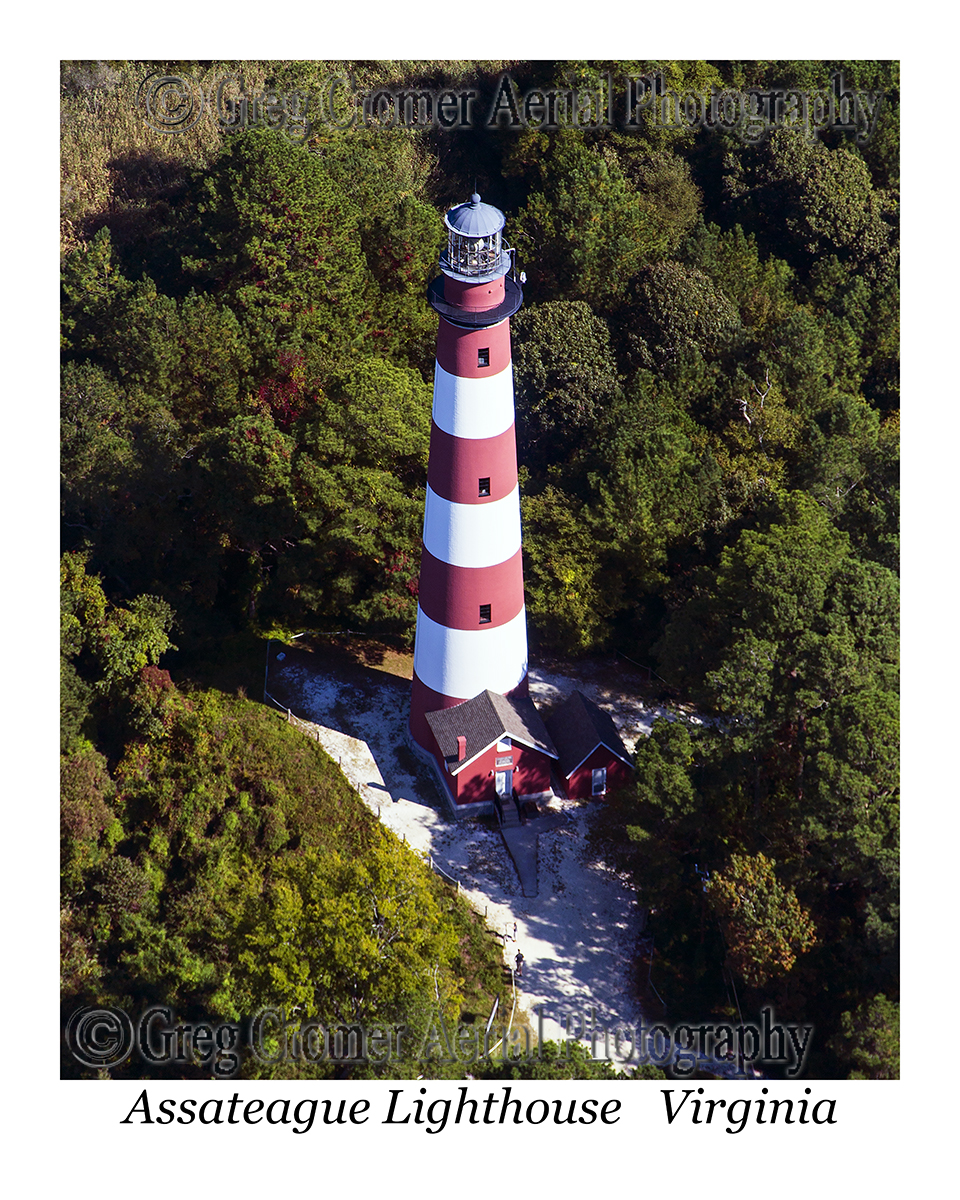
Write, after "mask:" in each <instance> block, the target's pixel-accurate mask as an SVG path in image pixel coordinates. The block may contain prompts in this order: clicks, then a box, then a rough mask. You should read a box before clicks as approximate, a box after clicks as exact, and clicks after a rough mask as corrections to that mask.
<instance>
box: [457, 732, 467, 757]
mask: <svg viewBox="0 0 960 1200" xmlns="http://www.w3.org/2000/svg"><path fill="white" fill-rule="evenodd" d="M466 757H467V739H466V738H465V737H464V736H463V735H462V734H461V735H460V737H458V738H457V762H463V760H464V759H465V758H466Z"/></svg>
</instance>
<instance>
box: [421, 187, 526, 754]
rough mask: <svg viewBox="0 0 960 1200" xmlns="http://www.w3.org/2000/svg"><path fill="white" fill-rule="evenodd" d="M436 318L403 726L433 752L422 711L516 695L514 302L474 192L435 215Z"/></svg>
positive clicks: (518, 295) (519, 644) (519, 660)
mask: <svg viewBox="0 0 960 1200" xmlns="http://www.w3.org/2000/svg"><path fill="white" fill-rule="evenodd" d="M444 223H445V224H446V227H447V234H448V242H447V249H446V250H445V251H444V252H443V253H442V254H441V255H440V269H441V271H442V274H441V276H440V277H439V278H438V279H435V280H434V281H433V283H432V284H431V285H430V287H429V289H428V299H429V301H430V304H431V305H432V306H433V308H434V309H436V311H437V312H438V313H439V315H440V325H439V328H438V330H437V365H436V373H435V377H434V385H433V427H432V430H431V436H430V462H429V467H428V469H427V502H426V509H425V512H424V520H423V559H422V562H421V566H420V592H419V604H418V608H417V634H416V644H415V647H414V655H413V693H412V698H411V705H410V731H411V733H412V734H413V737H414V739H415V740H416V742H417V743H418V744H419V745H420V746H422V747H423V748H424V749H425V750H432V748H433V734H432V732H431V730H430V727H429V725H428V724H427V721H426V714H427V713H428V712H435V711H436V710H438V709H443V708H451V707H452V706H453V705H455V704H461V703H462V702H463V701H464V700H471V699H473V697H474V696H476V695H478V694H479V693H480V692H483V691H485V690H487V689H489V690H490V691H493V692H499V693H501V694H502V695H508V694H509V695H526V691H527V621H526V610H525V608H524V603H523V565H522V561H521V549H520V493H519V488H518V486H517V444H516V430H515V427H514V406H513V366H512V363H511V358H510V317H511V316H512V315H513V314H514V313H515V312H516V311H517V309H518V308H519V307H520V305H521V303H522V301H523V294H522V292H521V290H520V286H519V284H518V283H517V282H516V281H515V280H514V279H513V278H511V277H510V276H509V275H508V272H509V271H510V269H511V265H512V264H511V257H510V252H509V251H508V250H505V249H504V248H503V246H502V244H501V230H502V229H503V224H504V217H503V213H502V212H500V211H499V209H496V208H493V207H492V206H491V205H489V204H482V203H481V202H480V197H479V196H478V195H476V194H474V195H473V196H471V197H470V200H469V202H468V203H466V204H461V205H458V206H457V207H456V208H453V209H451V210H450V212H448V213H447V215H446V217H445V218H444Z"/></svg>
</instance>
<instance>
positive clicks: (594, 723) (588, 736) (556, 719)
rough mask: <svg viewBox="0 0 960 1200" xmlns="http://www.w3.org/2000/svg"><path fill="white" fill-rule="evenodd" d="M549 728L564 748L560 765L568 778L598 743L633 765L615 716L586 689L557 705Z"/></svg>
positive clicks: (562, 748) (549, 722)
mask: <svg viewBox="0 0 960 1200" xmlns="http://www.w3.org/2000/svg"><path fill="white" fill-rule="evenodd" d="M547 729H548V731H549V733H550V736H551V737H552V738H553V740H554V742H555V743H556V745H557V746H559V748H560V761H559V763H558V766H559V767H560V772H561V774H562V775H563V777H564V779H569V777H570V776H571V775H572V774H573V772H574V771H575V770H576V769H577V767H579V766H580V764H581V763H582V762H583V761H584V759H586V758H588V757H589V756H590V755H591V754H592V753H593V752H594V750H596V748H597V746H605V747H606V748H607V749H608V750H609V751H610V753H611V754H613V755H614V756H615V757H617V758H619V759H620V760H621V762H625V763H626V764H627V766H631V767H632V766H633V763H631V761H630V755H629V754H628V753H627V748H626V746H624V744H623V741H622V740H621V738H620V734H619V733H617V727H616V725H614V723H613V717H611V716H610V714H609V713H606V712H604V711H603V709H602V708H598V707H597V706H596V704H594V702H593V701H592V700H588V699H587V697H586V696H584V694H583V693H582V692H574V693H573V695H572V696H569V697H568V698H567V699H566V700H565V701H564V702H563V704H561V705H560V707H559V708H556V709H554V711H553V712H552V713H551V714H550V716H549V718H548V719H547Z"/></svg>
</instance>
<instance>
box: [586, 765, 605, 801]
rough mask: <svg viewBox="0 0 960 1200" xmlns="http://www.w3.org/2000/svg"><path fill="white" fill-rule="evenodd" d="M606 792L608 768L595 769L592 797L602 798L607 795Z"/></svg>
mask: <svg viewBox="0 0 960 1200" xmlns="http://www.w3.org/2000/svg"><path fill="white" fill-rule="evenodd" d="M606 790H607V768H606V767H594V768H593V785H592V790H591V793H590V794H591V795H592V796H602V795H604V794H605V793H606Z"/></svg>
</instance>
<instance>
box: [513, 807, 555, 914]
mask: <svg viewBox="0 0 960 1200" xmlns="http://www.w3.org/2000/svg"><path fill="white" fill-rule="evenodd" d="M562 824H563V821H562V819H561V818H560V817H559V816H557V815H555V814H554V815H550V816H542V817H535V818H531V819H530V820H528V821H527V823H526V825H514V826H509V825H504V826H502V827H501V829H500V833H501V834H502V835H503V840H504V842H505V843H506V847H507V850H508V851H509V852H510V857H511V858H512V859H513V865H514V866H515V867H516V868H517V875H518V876H519V878H520V888H521V890H522V892H523V894H524V895H525V896H536V895H537V892H538V888H539V872H538V867H537V838H538V837H539V836H540V834H541V833H547V832H548V830H551V829H556V828H557V827H558V826H559V825H562Z"/></svg>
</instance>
